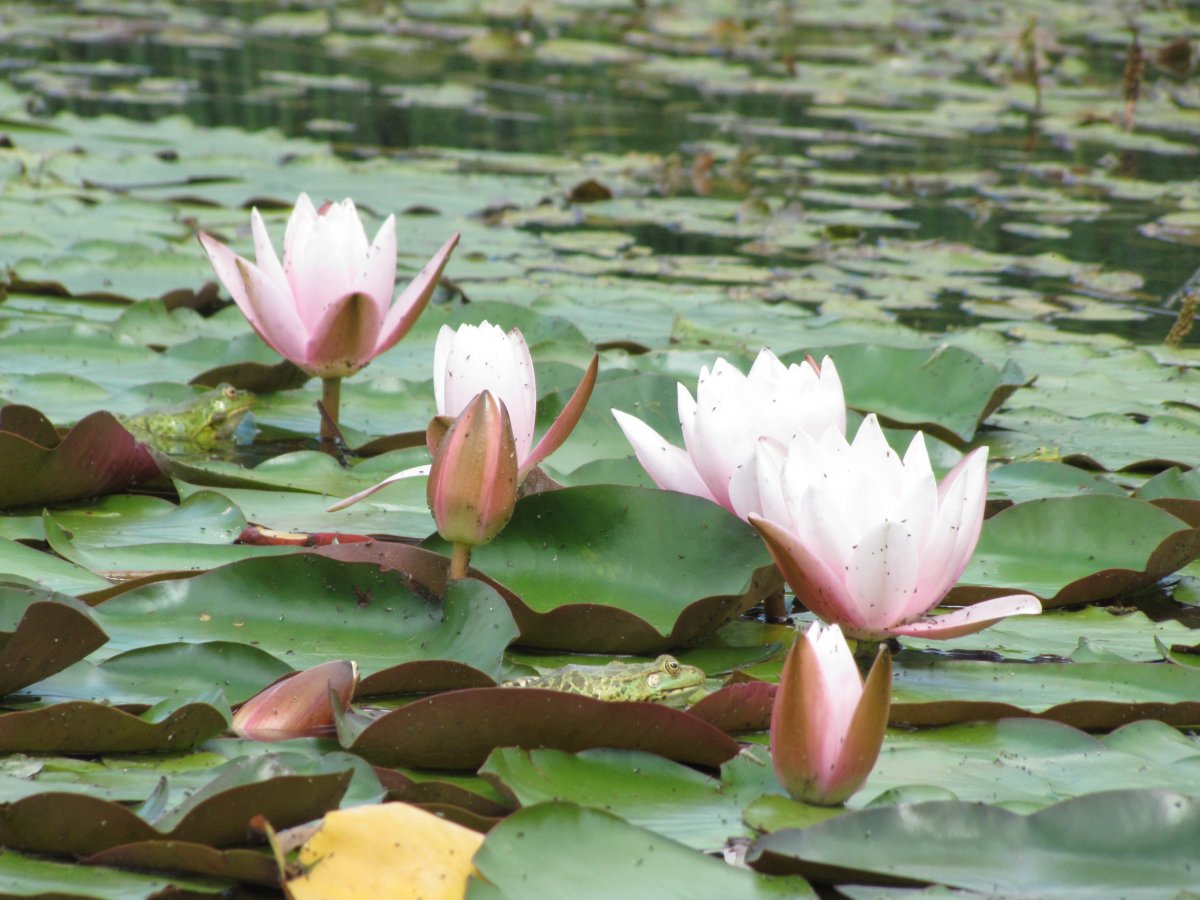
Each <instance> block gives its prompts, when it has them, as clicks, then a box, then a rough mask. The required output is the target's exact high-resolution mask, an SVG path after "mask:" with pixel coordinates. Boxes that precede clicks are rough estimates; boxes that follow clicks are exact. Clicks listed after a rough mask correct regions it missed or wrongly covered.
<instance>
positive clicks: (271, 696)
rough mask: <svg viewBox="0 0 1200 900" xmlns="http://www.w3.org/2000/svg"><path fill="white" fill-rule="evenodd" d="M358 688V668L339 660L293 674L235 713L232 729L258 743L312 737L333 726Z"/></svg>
mask: <svg viewBox="0 0 1200 900" xmlns="http://www.w3.org/2000/svg"><path fill="white" fill-rule="evenodd" d="M357 686H358V666H357V665H355V663H353V662H352V661H350V660H345V659H336V660H330V661H329V662H323V663H320V664H319V665H316V666H313V667H311V668H308V669H305V670H303V671H302V672H294V673H292V674H291V675H287V676H285V677H283V678H281V679H279V680H278V681H276V682H275V683H274V684H272V685H269V686H268V687H265V688H263V689H262V690H261V691H259V692H258V693H257V694H255V695H254V696H253V697H251V698H250V699H249V700H247V701H246V702H245V703H243V704H242V705H241V706H240V707H239V708H238V710H237V712H235V713H234V714H233V730H234V733H236V734H237V735H238V736H239V737H244V738H250V739H251V740H256V741H281V740H286V739H288V738H294V737H311V736H313V735H316V734H320V733H321V732H322V731H323V730H325V729H328V728H331V727H332V726H333V724H334V708H333V703H334V700H335V699H336V702H337V704H338V712H345V711H346V707H347V706H349V705H350V698H351V697H352V696H354V689H355V688H356V687H357Z"/></svg>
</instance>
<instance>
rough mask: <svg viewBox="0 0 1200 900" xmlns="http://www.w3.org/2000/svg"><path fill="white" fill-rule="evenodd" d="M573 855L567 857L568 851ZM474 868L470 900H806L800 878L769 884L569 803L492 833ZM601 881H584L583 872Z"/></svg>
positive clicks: (517, 817) (544, 806)
mask: <svg viewBox="0 0 1200 900" xmlns="http://www.w3.org/2000/svg"><path fill="white" fill-rule="evenodd" d="M564 846H565V847H571V848H573V849H572V851H571V852H570V853H563V852H562V848H563V847H564ZM474 862H475V867H476V868H477V869H478V870H479V877H480V879H481V881H480V882H478V883H474V882H473V883H472V884H471V886H470V888H469V889H468V891H467V897H468V898H495V900H499V898H511V900H517V898H518V897H519V898H521V900H558V898H560V897H572V898H577V900H605V898H609V897H629V898H637V900H642V898H651V897H670V896H678V897H689V898H693V900H728V898H730V897H745V898H747V900H749V898H763V897H809V896H815V895H814V894H813V893H812V890H811V888H810V887H809V886H808V884H807V883H805V882H804V881H803V880H802V879H799V878H772V877H767V876H762V875H759V874H758V873H755V872H750V871H747V870H745V869H738V868H735V867H733V866H729V865H726V864H725V863H724V862H722V861H720V860H717V859H713V858H712V857H709V856H705V855H703V854H701V853H697V852H696V851H695V850H690V849H688V848H686V847H684V846H683V845H681V844H677V843H676V842H675V841H672V840H670V839H668V838H665V837H662V836H660V835H657V834H654V833H653V832H649V831H646V830H644V829H642V828H638V827H637V826H635V825H630V824H629V823H627V822H623V821H621V820H620V819H618V818H617V817H616V816H612V815H609V814H608V813H605V812H601V811H600V810H595V809H584V808H581V807H578V806H575V805H573V804H570V803H541V804H538V805H537V806H531V807H529V808H528V809H523V810H521V811H520V812H517V813H514V814H513V815H512V816H510V817H509V818H507V819H505V820H504V821H503V822H501V823H500V824H499V825H497V826H496V827H495V828H493V829H492V831H491V832H490V833H489V834H488V836H487V839H486V840H485V841H484V842H483V846H482V847H481V848H480V849H479V852H478V853H476V854H475V860H474ZM581 865H586V866H587V867H588V869H589V870H590V871H594V872H602V873H603V876H602V877H596V878H587V879H581V878H580V874H579V873H580V866H581Z"/></svg>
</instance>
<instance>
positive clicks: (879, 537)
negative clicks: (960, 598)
mask: <svg viewBox="0 0 1200 900" xmlns="http://www.w3.org/2000/svg"><path fill="white" fill-rule="evenodd" d="M917 553H918V548H917V541H916V537H915V536H914V535H913V533H912V530H911V529H910V528H909V527H908V526H906V525H903V524H901V523H899V522H887V521H884V522H880V523H879V524H878V525H876V526H875V527H874V528H872V529H871V530H870V531H868V532H867V533H866V534H864V535H863V536H862V537H861V538H859V540H858V543H857V544H856V545H855V547H854V548H853V550H852V551H851V552H850V554H849V556H848V557H847V561H848V563H849V567H848V570H847V572H846V576H845V582H846V594H847V596H849V597H850V598H851V600H852V601H853V602H854V604H855V606H856V607H857V609H858V617H857V622H858V623H859V624H861V625H862V626H863V627H866V628H873V629H881V630H882V629H887V628H889V627H891V626H892V625H894V624H895V623H897V622H903V621H904V615H903V614H904V611H905V609H906V608H907V607H908V606H909V603H910V600H911V599H912V598H914V597H921V598H922V600H921V601H920V603H921V604H923V606H924V609H922V610H921V612H924V611H925V609H929V608H930V607H931V606H934V605H935V604H936V603H937V602H938V601H939V600H941V599H942V598H941V595H940V594H936V595H929V594H924V593H923V592H922V590H921V588H922V585H921V582H920V565H921V560H920V557H919V556H918V555H917Z"/></svg>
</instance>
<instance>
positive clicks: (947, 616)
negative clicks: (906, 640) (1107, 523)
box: [864, 594, 1042, 640]
mask: <svg viewBox="0 0 1200 900" xmlns="http://www.w3.org/2000/svg"><path fill="white" fill-rule="evenodd" d="M1041 611H1042V601H1040V600H1039V599H1038V598H1037V597H1035V596H1033V595H1032V594H1010V595H1008V596H1006V597H993V598H992V599H991V600H984V601H982V602H980V603H976V604H974V605H973V606H965V607H963V608H962V609H956V610H955V611H954V612H950V613H944V614H942V615H940V616H927V617H925V618H923V619H919V620H918V621H916V622H909V623H908V624H906V625H898V626H896V627H894V628H891V629H890V630H889V631H888V632H886V633H885V634H883V635H877V636H875V637H873V638H872V639H875V640H878V639H879V638H880V637H890V636H892V635H907V636H908V637H921V638H929V639H931V640H945V639H947V638H956V637H962V636H963V635H964V634H974V633H975V632H976V631H983V629H985V628H987V627H988V626H989V625H995V624H996V623H997V622H999V621H1000V620H1001V619H1007V618H1008V617H1009V616H1036V615H1037V614H1038V613H1040V612H1041ZM864 637H870V636H868V635H864Z"/></svg>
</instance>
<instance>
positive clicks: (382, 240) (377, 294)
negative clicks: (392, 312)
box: [354, 216, 396, 319]
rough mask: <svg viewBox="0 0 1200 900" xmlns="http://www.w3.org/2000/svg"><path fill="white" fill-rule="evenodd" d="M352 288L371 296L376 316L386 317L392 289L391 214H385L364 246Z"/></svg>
mask: <svg viewBox="0 0 1200 900" xmlns="http://www.w3.org/2000/svg"><path fill="white" fill-rule="evenodd" d="M354 289H355V290H357V291H361V292H362V293H364V294H366V295H367V296H368V297H370V298H371V299H372V300H374V301H375V305H376V306H377V307H379V317H380V319H384V318H386V316H387V314H388V311H389V309H390V307H391V304H392V293H393V292H394V291H395V290H396V217H395V216H388V217H387V219H386V220H385V221H384V223H383V224H382V225H381V226H379V232H378V233H377V234H376V235H375V240H374V242H373V243H372V244H371V246H370V247H368V248H367V250H366V253H365V256H364V258H363V266H362V271H361V272H359V274H358V275H357V277H355V279H354Z"/></svg>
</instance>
